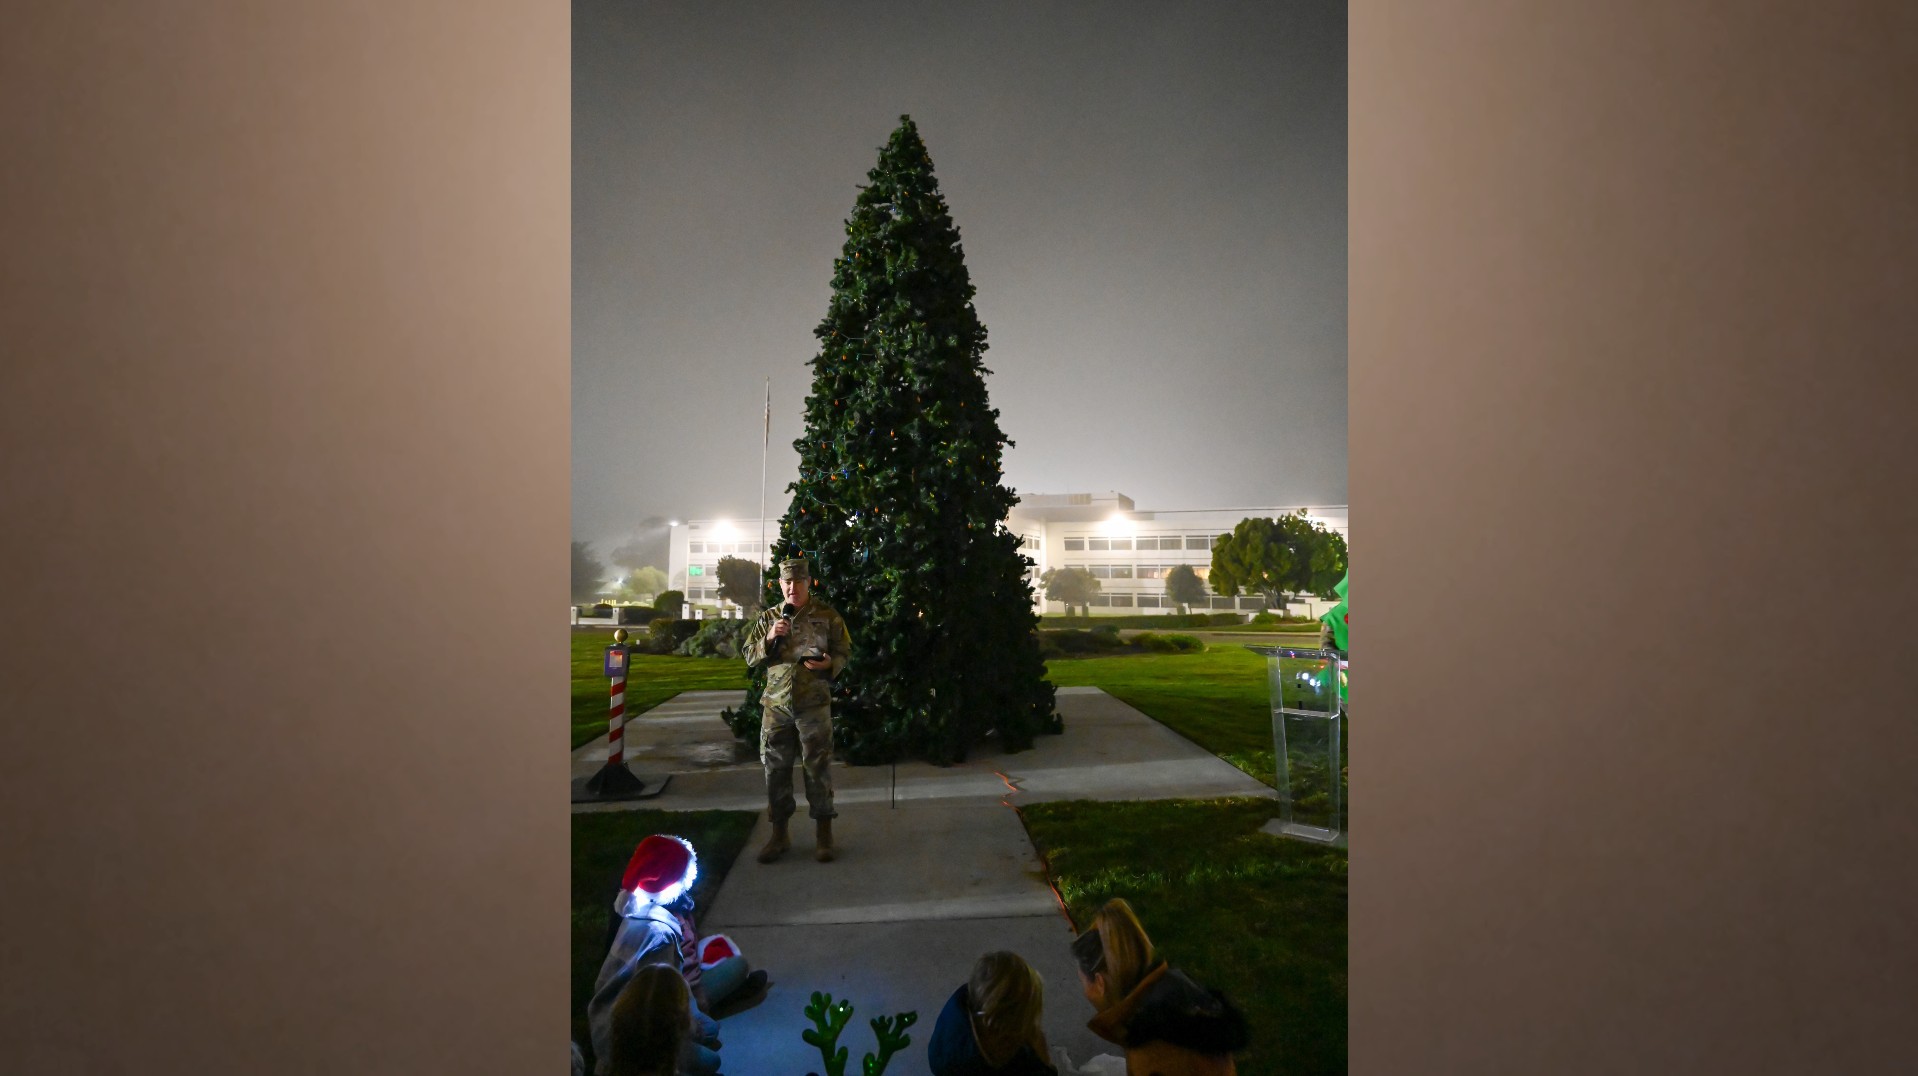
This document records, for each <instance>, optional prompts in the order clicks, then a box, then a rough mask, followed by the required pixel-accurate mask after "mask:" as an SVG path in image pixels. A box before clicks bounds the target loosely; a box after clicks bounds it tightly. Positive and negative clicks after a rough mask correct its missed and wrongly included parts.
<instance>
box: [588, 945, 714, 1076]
mask: <svg viewBox="0 0 1918 1076" xmlns="http://www.w3.org/2000/svg"><path fill="white" fill-rule="evenodd" d="M607 1030H608V1035H607V1039H606V1045H605V1051H606V1052H605V1054H604V1055H602V1057H601V1060H600V1064H599V1069H600V1071H601V1072H604V1073H607V1074H608V1076H679V1074H680V1073H682V1072H686V1071H690V1070H689V1068H688V1066H687V1064H686V1062H687V1061H688V1060H690V1059H691V1047H692V1046H693V1039H692V1031H693V1014H692V994H691V992H689V991H688V990H687V989H686V980H685V979H683V978H681V977H680V976H679V973H678V972H676V971H674V970H673V969H672V968H669V967H667V966H666V965H664V964H649V965H647V966H646V967H643V968H640V969H639V970H638V971H636V972H634V973H633V977H632V978H630V979H628V980H626V985H625V987H624V988H622V989H621V990H620V992H619V997H618V998H616V999H615V1000H614V1001H613V1007H612V1010H611V1012H610V1013H609V1015H608V1025H607Z"/></svg>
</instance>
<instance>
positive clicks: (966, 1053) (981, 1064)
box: [926, 950, 1058, 1076]
mask: <svg viewBox="0 0 1918 1076" xmlns="http://www.w3.org/2000/svg"><path fill="white" fill-rule="evenodd" d="M1045 994H1046V987H1045V982H1044V980H1042V979H1040V978H1039V973H1038V972H1036V971H1034V970H1033V969H1032V965H1030V964H1028V963H1026V962H1025V960H1024V959H1022V958H1021V957H1020V956H1019V954H1017V953H1010V952H1006V951H1004V950H1000V951H998V952H992V953H987V954H986V955H984V956H982V957H980V958H979V959H978V961H977V962H975V963H974V964H973V966H972V977H971V978H970V979H968V980H967V981H966V982H965V983H964V984H963V985H962V986H960V987H959V989H957V990H955V991H953V992H952V997H950V998H948V999H947V1000H946V1007H945V1008H944V1009H943V1010H941V1011H940V1013H939V1020H938V1022H937V1023H936V1024H935V1025H934V1026H933V1029H932V1038H931V1039H930V1040H928V1041H927V1043H926V1059H927V1061H928V1063H929V1064H930V1066H931V1068H932V1076H1057V1074H1058V1070H1057V1069H1055V1068H1053V1067H1052V1065H1051V1064H1050V1063H1049V1062H1047V1061H1046V1060H1045V1058H1046V1053H1047V1051H1046V1036H1045V1032H1043V1031H1042V1030H1040V1027H1039V1018H1040V1016H1041V1015H1043V1013H1044V1011H1045Z"/></svg>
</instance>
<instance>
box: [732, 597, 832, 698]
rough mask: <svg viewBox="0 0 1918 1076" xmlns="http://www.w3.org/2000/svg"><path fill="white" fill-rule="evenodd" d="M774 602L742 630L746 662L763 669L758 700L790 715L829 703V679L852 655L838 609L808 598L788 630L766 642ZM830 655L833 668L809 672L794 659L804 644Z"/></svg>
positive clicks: (776, 612)
mask: <svg viewBox="0 0 1918 1076" xmlns="http://www.w3.org/2000/svg"><path fill="white" fill-rule="evenodd" d="M779 609H780V607H779V606H773V607H772V608H770V609H767V610H766V611H765V612H763V613H760V614H759V616H758V617H757V618H755V619H754V620H753V624H752V627H751V628H749V629H748V630H747V632H746V635H747V639H746V645H745V647H744V650H745V654H746V664H747V665H749V666H751V667H752V668H755V669H761V668H763V669H765V670H766V690H765V691H764V692H763V693H762V694H761V695H760V696H759V701H760V704H761V705H763V706H769V707H772V708H774V709H777V710H784V711H786V712H788V713H792V712H794V711H797V710H810V709H813V708H814V707H819V706H829V705H831V704H832V677H834V676H838V675H839V673H840V672H841V671H842V670H844V669H845V667H846V662H847V660H848V659H850V658H851V657H852V636H851V635H849V634H847V632H846V621H845V620H844V619H843V618H842V617H840V615H839V614H838V613H837V612H834V611H833V609H832V608H831V607H830V606H828V605H825V604H824V603H822V602H818V601H809V602H807V603H806V605H805V607H804V608H802V609H800V610H799V612H798V613H797V614H795V615H794V616H793V626H792V631H791V633H790V634H788V635H787V636H786V637H785V638H784V639H781V640H779V641H778V643H779V645H778V646H777V647H773V646H768V645H767V643H766V636H767V634H769V633H770V632H771V631H772V630H773V624H774V623H776V622H777V621H778V620H779ZM813 647H817V648H818V649H819V651H820V652H821V653H823V654H825V655H827V656H828V657H830V658H832V668H831V669H830V670H828V671H825V672H814V671H812V670H811V669H808V668H806V667H805V666H804V665H801V664H800V663H799V655H801V654H803V653H805V652H806V651H807V650H808V649H809V648H813Z"/></svg>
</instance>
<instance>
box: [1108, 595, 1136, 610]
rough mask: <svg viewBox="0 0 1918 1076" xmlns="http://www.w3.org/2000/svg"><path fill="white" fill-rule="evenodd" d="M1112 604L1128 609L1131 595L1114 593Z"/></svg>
mask: <svg viewBox="0 0 1918 1076" xmlns="http://www.w3.org/2000/svg"><path fill="white" fill-rule="evenodd" d="M1112 605H1113V607H1114V608H1117V609H1130V608H1132V595H1130V594H1114V595H1113V596H1112Z"/></svg>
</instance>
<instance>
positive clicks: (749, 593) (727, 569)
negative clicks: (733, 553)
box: [715, 557, 766, 610]
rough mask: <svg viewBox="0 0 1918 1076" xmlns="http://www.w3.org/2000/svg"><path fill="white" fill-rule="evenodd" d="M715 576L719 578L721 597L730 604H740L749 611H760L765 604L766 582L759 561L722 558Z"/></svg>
mask: <svg viewBox="0 0 1918 1076" xmlns="http://www.w3.org/2000/svg"><path fill="white" fill-rule="evenodd" d="M715 574H717V575H718V576H719V596H720V597H722V598H724V599H726V600H727V601H730V602H738V603H739V604H740V605H743V606H745V607H746V608H747V609H748V610H754V609H758V608H759V607H760V606H761V605H764V604H765V602H766V581H765V578H764V576H763V575H762V574H761V573H760V568H759V563H758V562H757V561H750V560H746V559H744V558H742V557H721V558H719V567H718V568H717V569H715Z"/></svg>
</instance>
